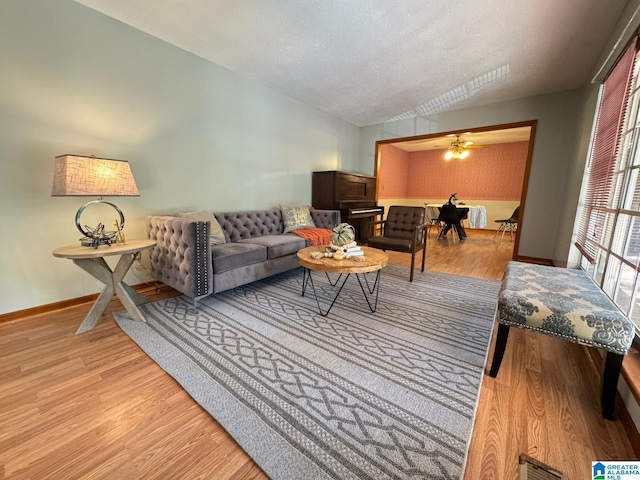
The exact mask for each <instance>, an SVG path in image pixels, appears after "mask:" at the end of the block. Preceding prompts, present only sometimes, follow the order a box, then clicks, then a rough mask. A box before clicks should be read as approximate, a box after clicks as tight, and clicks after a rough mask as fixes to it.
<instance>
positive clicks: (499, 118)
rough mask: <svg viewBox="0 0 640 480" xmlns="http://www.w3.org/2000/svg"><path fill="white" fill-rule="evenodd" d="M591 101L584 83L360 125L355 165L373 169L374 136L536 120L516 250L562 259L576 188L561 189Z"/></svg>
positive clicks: (569, 172) (568, 177)
mask: <svg viewBox="0 0 640 480" xmlns="http://www.w3.org/2000/svg"><path fill="white" fill-rule="evenodd" d="M594 107H595V104H594V105H593V107H591V106H585V89H575V90H569V91H565V92H559V93H553V94H548V95H541V96H536V97H529V98H522V99H518V100H513V101H508V102H502V103H496V104H491V105H486V106H481V107H475V108H467V109H462V110H456V111H452V112H445V113H440V114H436V115H431V116H429V117H419V118H415V119H411V120H400V121H396V122H388V123H384V124H378V125H371V126H369V127H363V128H361V129H360V169H361V171H363V172H364V173H373V168H374V158H375V142H376V141H377V140H386V139H390V138H399V137H408V136H413V135H423V134H427V133H438V132H446V131H451V130H464V129H467V128H473V127H482V126H487V125H499V124H505V123H514V122H522V121H528V120H537V121H538V124H537V131H536V137H535V140H534V141H535V143H534V150H533V159H532V164H531V173H530V178H529V190H528V194H527V199H526V205H525V207H524V219H523V223H522V225H521V230H520V246H519V251H518V254H519V255H521V256H526V257H535V258H542V259H550V260H553V261H554V263H556V264H559V265H563V264H564V265H566V262H567V257H568V251H569V244H570V237H571V229H569V230H567V231H565V229H564V226H563V225H561V222H566V221H567V219H568V218H574V217H575V210H576V208H577V198H578V195H579V189H578V190H577V191H575V192H574V191H573V190H572V192H571V193H572V194H573V195H574V196H575V198H570V199H568V198H566V191H565V190H566V188H567V185H573V184H574V182H573V179H574V176H575V175H579V173H576V172H575V168H576V165H577V164H578V163H579V159H578V155H579V153H580V152H582V150H581V148H580V145H579V142H580V141H582V140H583V138H582V136H581V133H582V131H583V129H584V119H585V118H590V119H591V118H593V108H594ZM589 108H591V111H588V110H589ZM587 123H589V122H587ZM560 246H564V247H562V248H561V247H560Z"/></svg>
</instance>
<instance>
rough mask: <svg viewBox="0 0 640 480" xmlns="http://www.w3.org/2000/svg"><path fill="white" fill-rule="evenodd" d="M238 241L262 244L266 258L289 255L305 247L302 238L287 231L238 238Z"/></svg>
mask: <svg viewBox="0 0 640 480" xmlns="http://www.w3.org/2000/svg"><path fill="white" fill-rule="evenodd" d="M238 243H243V244H244V243H253V244H255V245H262V246H263V247H266V248H267V258H268V259H269V260H271V259H272V258H278V257H284V256H285V255H291V254H292V253H296V252H297V251H298V250H300V249H301V248H304V247H306V242H305V241H304V239H303V238H300V237H299V236H297V235H291V234H289V233H285V234H282V235H263V236H262V237H255V238H247V239H244V240H238Z"/></svg>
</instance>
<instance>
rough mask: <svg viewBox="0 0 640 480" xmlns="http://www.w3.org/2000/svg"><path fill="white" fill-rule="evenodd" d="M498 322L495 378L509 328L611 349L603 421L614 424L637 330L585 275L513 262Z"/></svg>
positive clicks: (505, 280)
mask: <svg viewBox="0 0 640 480" xmlns="http://www.w3.org/2000/svg"><path fill="white" fill-rule="evenodd" d="M496 320H497V321H498V335H497V338H496V347H495V351H494V354H493V361H492V364H491V371H490V372H489V375H490V376H491V377H495V376H496V375H497V374H498V370H499V369H500V363H501V362H502V357H503V355H504V351H505V348H506V346H507V338H508V336H509V327H518V328H525V329H527V330H532V331H534V332H538V333H543V334H545V335H551V336H553V337H557V338H560V339H562V340H567V341H569V342H573V343H579V344H582V345H587V346H589V347H595V348H601V349H604V350H606V351H607V356H606V360H605V368H604V375H603V382H602V396H601V407H602V416H603V417H604V418H607V419H609V420H611V419H613V410H614V404H615V398H616V390H617V384H618V376H619V375H620V369H621V367H622V359H623V358H624V355H626V353H627V352H628V351H629V347H631V343H632V342H633V338H634V335H635V325H634V323H633V322H632V321H631V320H629V319H628V318H627V317H626V316H624V315H623V314H622V313H621V312H620V310H619V309H618V307H617V306H616V305H615V304H614V303H613V302H612V301H611V300H610V299H609V297H607V296H606V295H605V293H604V292H603V291H602V290H601V289H600V288H599V287H598V286H597V285H596V284H595V283H594V282H593V280H592V279H591V278H590V277H589V276H588V275H587V274H586V273H585V272H584V271H582V270H572V269H566V268H555V267H546V266H541V265H531V264H527V263H521V262H509V263H508V264H507V269H506V271H505V273H504V277H503V279H502V287H501V289H500V295H499V298H498V315H497V318H496Z"/></svg>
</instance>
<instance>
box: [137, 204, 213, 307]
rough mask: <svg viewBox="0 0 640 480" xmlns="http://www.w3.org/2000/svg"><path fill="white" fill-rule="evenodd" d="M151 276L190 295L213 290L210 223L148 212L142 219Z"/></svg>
mask: <svg viewBox="0 0 640 480" xmlns="http://www.w3.org/2000/svg"><path fill="white" fill-rule="evenodd" d="M146 227H147V238H150V239H152V240H155V242H156V245H155V246H154V247H153V248H152V249H151V255H150V260H151V276H152V277H153V278H155V279H156V280H158V281H160V282H162V283H165V284H167V285H169V286H171V287H173V288H175V289H176V290H179V291H180V292H182V293H184V294H185V295H188V296H189V297H191V298H194V299H196V298H198V297H202V296H206V295H210V294H211V293H212V292H213V272H212V269H213V268H212V265H211V246H210V244H209V234H210V231H211V223H210V222H198V221H195V220H188V219H184V218H178V217H170V216H160V215H151V216H148V217H147V218H146Z"/></svg>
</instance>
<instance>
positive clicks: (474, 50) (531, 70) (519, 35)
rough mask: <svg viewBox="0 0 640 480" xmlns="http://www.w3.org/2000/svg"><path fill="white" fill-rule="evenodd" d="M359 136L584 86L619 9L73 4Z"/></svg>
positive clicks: (265, 0)
mask: <svg viewBox="0 0 640 480" xmlns="http://www.w3.org/2000/svg"><path fill="white" fill-rule="evenodd" d="M76 1H77V2H78V3H81V4H84V5H86V6H88V7H91V8H93V9H95V10H98V11H100V12H102V13H104V14H106V15H109V16H111V17H113V18H116V19H118V20H120V21H122V22H124V23H126V24H129V25H131V26H133V27H135V28H138V29H139V30H142V31H144V32H146V33H149V34H151V35H153V36H155V37H158V38H160V39H162V40H165V41H167V42H169V43H171V44H174V45H176V46H178V47H181V48H183V49H184V50H187V51H189V52H192V53H194V54H196V55H198V56H200V57H202V58H204V59H207V60H210V61H212V62H214V63H216V64H218V65H222V66H224V67H226V68H228V69H230V70H233V71H236V72H238V73H241V74H244V75H246V76H248V77H250V78H253V79H255V80H256V81H258V82H260V83H262V84H264V85H267V86H269V87H271V88H273V89H274V90H277V91H279V92H281V93H284V94H286V95H288V96H291V97H293V98H296V99H298V100H301V101H302V102H304V103H307V104H309V105H313V106H315V107H317V108H319V109H320V110H323V111H325V112H327V113H330V114H332V115H334V116H336V117H339V118H342V119H344V120H347V121H349V122H352V123H354V124H355V125H358V126H364V125H371V124H375V123H381V122H385V121H388V120H392V119H399V118H410V117H414V116H420V115H428V114H433V113H438V112H442V111H447V110H455V109H458V108H464V107H470V106H476V105H485V104H488V103H493V102H498V101H503V100H509V99H514V98H520V97H528V96H532V95H537V94H543V93H549V92H554V91H561V90H566V89H570V88H576V87H579V86H582V85H584V84H586V83H588V82H589V81H590V80H591V79H590V74H592V73H593V70H594V67H595V63H596V60H597V59H598V57H599V56H600V55H601V53H602V48H603V46H604V45H605V43H606V41H607V40H608V39H609V37H610V35H611V33H612V31H613V28H614V26H615V24H616V21H617V19H618V17H619V15H620V13H621V12H622V10H623V8H624V6H625V4H626V3H627V1H626V0H606V1H605V0H533V1H532V0H484V1H481V0H450V1H443V0H395V1H390V0H321V1H310V0H307V1H303V0H253V1H252V0H153V1H149V0H76Z"/></svg>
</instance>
